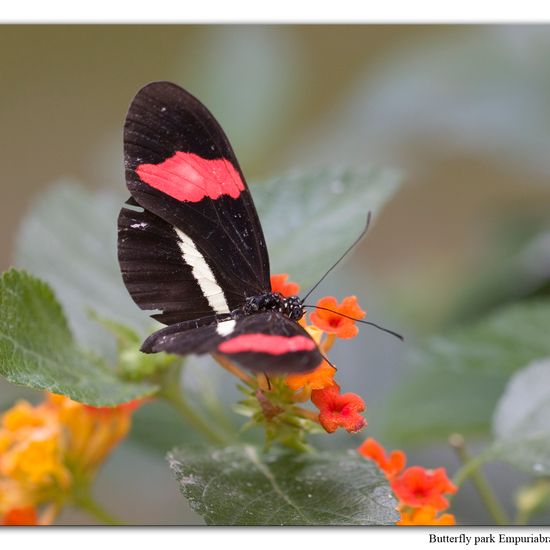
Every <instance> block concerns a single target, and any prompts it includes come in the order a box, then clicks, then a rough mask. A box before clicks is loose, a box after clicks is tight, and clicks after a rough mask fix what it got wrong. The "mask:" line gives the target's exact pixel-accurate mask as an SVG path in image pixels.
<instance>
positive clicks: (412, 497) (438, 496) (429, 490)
mask: <svg viewBox="0 0 550 550" xmlns="http://www.w3.org/2000/svg"><path fill="white" fill-rule="evenodd" d="M391 485H392V488H393V491H394V493H395V494H396V496H397V497H398V498H399V500H400V501H401V503H402V504H404V505H405V506H411V507H413V508H419V507H421V506H432V507H433V508H435V509H436V510H443V509H445V508H447V507H448V506H449V501H448V500H447V499H446V498H445V497H444V496H443V493H456V491H457V487H456V486H455V485H454V484H453V483H452V482H451V481H450V480H449V478H448V477H447V474H446V473H445V468H438V469H437V470H426V469H425V468H422V467H421V466H411V467H410V468H407V469H406V470H405V471H404V472H403V473H402V474H401V475H400V476H399V477H395V478H394V479H393V480H391Z"/></svg>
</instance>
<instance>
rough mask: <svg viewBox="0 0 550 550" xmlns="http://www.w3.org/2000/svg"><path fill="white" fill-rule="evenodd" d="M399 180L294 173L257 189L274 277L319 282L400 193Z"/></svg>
mask: <svg viewBox="0 0 550 550" xmlns="http://www.w3.org/2000/svg"><path fill="white" fill-rule="evenodd" d="M398 181H399V176H398V174H397V173H396V172H393V171H390V170H383V169H381V168H370V169H369V168H365V169H361V170H357V171H356V170H347V169H341V168H330V169H329V168H325V169H316V170H309V171H294V172H290V173H289V174H286V175H283V176H280V177H277V178H273V179H271V180H269V181H267V182H265V183H264V184H261V185H256V186H252V188H251V192H252V195H253V196H254V202H255V204H256V207H257V208H258V213H259V216H260V220H261V222H262V226H263V228H264V232H265V234H266V240H267V248H268V250H269V256H270V260H271V271H272V273H289V274H290V276H291V278H292V279H293V280H295V281H297V282H299V283H300V284H302V285H306V286H310V285H313V284H314V283H316V282H317V281H318V280H319V278H320V277H321V276H322V275H323V274H324V273H325V272H326V270H327V269H328V268H329V267H330V266H331V265H332V264H333V263H334V262H335V261H336V260H337V259H338V258H339V257H340V255H341V254H342V253H343V252H344V250H345V249H346V248H347V247H348V246H349V245H351V244H352V242H353V241H354V240H355V239H356V238H357V237H358V235H359V234H360V233H361V230H362V229H363V228H364V226H365V222H366V219H367V212H369V211H372V213H373V216H374V218H375V219H376V217H377V215H378V214H379V212H380V209H381V208H382V206H383V205H384V203H385V202H386V201H388V200H389V199H390V198H391V196H392V195H393V194H394V193H395V192H396V190H397V188H398Z"/></svg>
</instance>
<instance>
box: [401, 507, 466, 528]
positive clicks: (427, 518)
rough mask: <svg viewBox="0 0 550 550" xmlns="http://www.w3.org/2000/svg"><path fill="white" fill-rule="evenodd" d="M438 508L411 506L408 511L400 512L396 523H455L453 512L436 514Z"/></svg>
mask: <svg viewBox="0 0 550 550" xmlns="http://www.w3.org/2000/svg"><path fill="white" fill-rule="evenodd" d="M437 513H438V510H436V509H435V508H434V507H433V506H422V507H421V508H411V509H410V510H409V511H403V512H401V519H400V520H399V521H398V522H397V525H455V524H456V520H455V517H454V515H453V514H441V515H440V516H439V517H438V516H437Z"/></svg>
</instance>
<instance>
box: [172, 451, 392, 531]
mask: <svg viewBox="0 0 550 550" xmlns="http://www.w3.org/2000/svg"><path fill="white" fill-rule="evenodd" d="M168 461H169V463H170V467H171V468H172V470H173V471H174V473H175V475H176V478H177V480H178V482H179V486H180V490H181V492H182V493H183V495H184V496H185V497H186V498H187V499H188V500H189V503H190V504H191V507H192V508H193V509H194V510H195V511H196V512H197V513H198V514H200V515H201V516H202V517H203V518H204V519H205V521H206V523H207V524H208V525H386V524H392V523H395V522H396V521H397V520H398V519H399V514H398V513H397V511H396V509H395V508H396V502H395V500H394V498H393V496H392V494H391V489H390V488H389V485H388V482H387V480H386V478H385V476H384V475H383V474H382V472H381V471H380V470H379V469H378V468H377V466H376V465H375V464H374V463H373V462H371V461H368V460H365V459H363V458H362V457H360V456H359V455H358V454H357V453H356V452H354V451H350V452H348V453H330V454H329V453H316V454H291V453H285V452H282V451H272V452H270V453H269V454H261V453H260V452H259V451H258V450H257V449H256V448H255V447H253V446H250V445H246V446H238V447H228V448H226V449H224V450H213V449H206V448H197V447H193V448H191V449H190V448H180V449H176V450H174V451H172V452H171V453H170V454H169V455H168Z"/></svg>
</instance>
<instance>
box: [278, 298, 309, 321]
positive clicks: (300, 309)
mask: <svg viewBox="0 0 550 550" xmlns="http://www.w3.org/2000/svg"><path fill="white" fill-rule="evenodd" d="M282 313H284V314H285V315H286V316H287V317H288V318H289V319H292V320H293V321H298V320H299V319H301V318H302V317H303V316H304V313H305V311H304V303H303V302H302V300H300V298H299V297H298V296H289V297H288V298H283V303H282Z"/></svg>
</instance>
